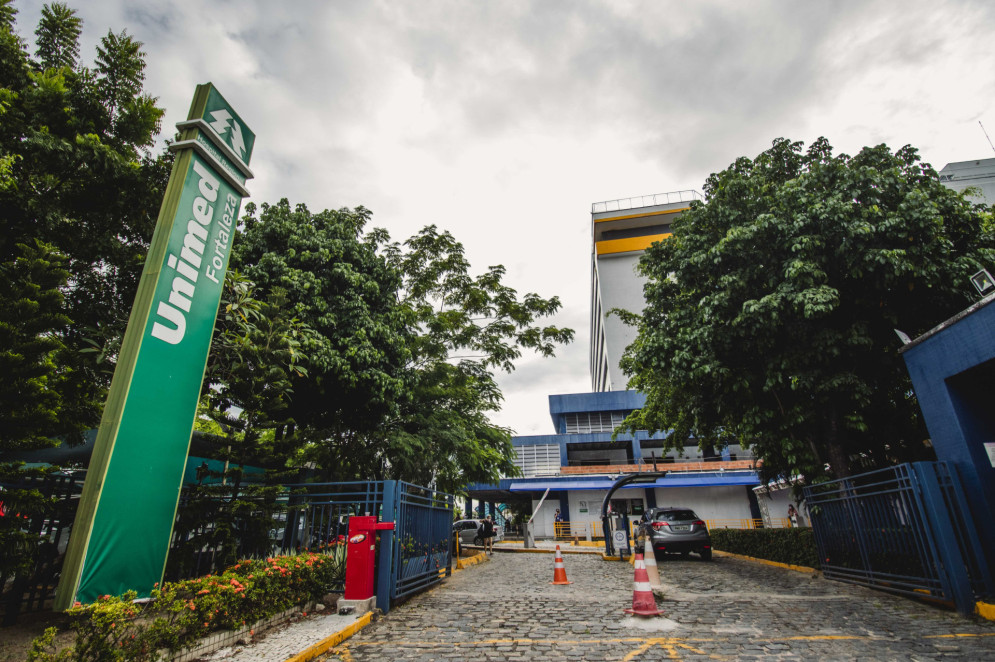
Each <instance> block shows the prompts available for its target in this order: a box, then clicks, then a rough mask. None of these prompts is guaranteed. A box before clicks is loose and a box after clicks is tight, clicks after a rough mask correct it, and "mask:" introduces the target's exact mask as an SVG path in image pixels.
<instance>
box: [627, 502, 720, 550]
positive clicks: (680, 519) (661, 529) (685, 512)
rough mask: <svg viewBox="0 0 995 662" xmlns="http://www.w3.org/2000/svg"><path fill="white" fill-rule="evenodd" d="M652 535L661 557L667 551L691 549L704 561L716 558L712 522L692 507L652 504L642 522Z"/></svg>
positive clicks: (655, 548) (651, 537) (647, 531)
mask: <svg viewBox="0 0 995 662" xmlns="http://www.w3.org/2000/svg"><path fill="white" fill-rule="evenodd" d="M641 526H642V527H643V531H644V533H645V534H646V535H649V536H650V540H651V542H652V544H653V552H654V553H655V555H656V556H657V558H661V557H663V556H664V555H665V554H672V553H679V554H680V555H681V556H687V555H688V554H690V553H691V552H695V553H696V554H699V555H701V560H702V561H711V560H712V537H711V536H710V535H708V526H707V525H706V524H705V521H704V520H702V519H701V518H700V517H698V516H697V515H696V514H695V512H694V511H693V510H691V509H690V508H675V507H669V508H650V509H649V510H647V511H646V513H645V514H644V515H643V522H642V524H641Z"/></svg>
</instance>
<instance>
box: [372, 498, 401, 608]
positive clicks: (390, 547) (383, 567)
mask: <svg viewBox="0 0 995 662" xmlns="http://www.w3.org/2000/svg"><path fill="white" fill-rule="evenodd" d="M397 496H398V494H397V481H396V480H385V481H384V484H383V510H382V516H381V519H380V521H382V522H394V524H395V526H396V525H397ZM395 561H396V559H395V558H394V532H393V531H380V553H379V555H378V557H377V607H379V608H380V609H381V610H382V611H383V613H385V614H386V613H387V612H389V611H390V596H391V592H392V591H393V589H394V577H395V576H396V574H397V573H396V572H395V570H394V563H395Z"/></svg>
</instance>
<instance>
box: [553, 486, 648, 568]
mask: <svg viewBox="0 0 995 662" xmlns="http://www.w3.org/2000/svg"><path fill="white" fill-rule="evenodd" d="M666 475H667V472H666V471H647V472H644V473H638V474H625V475H622V476H619V477H618V480H616V481H615V483H614V484H613V485H612V486H611V489H609V490H608V494H606V495H605V499H604V501H602V502H601V528H602V529H603V530H604V533H605V554H606V555H608V556H614V555H615V545H614V544H613V543H612V537H611V534H610V531H611V527H610V526H609V525H608V505H609V504H610V503H611V498H612V495H613V494H615V491H616V490H618V489H620V488H622V487H625V486H626V485H628V484H629V483H655V482H656V479H657V478H663V477H664V476H666ZM548 491H549V490H547V492H548ZM626 533H627V534H628V532H626Z"/></svg>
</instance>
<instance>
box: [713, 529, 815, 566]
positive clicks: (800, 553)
mask: <svg viewBox="0 0 995 662" xmlns="http://www.w3.org/2000/svg"><path fill="white" fill-rule="evenodd" d="M710 533H711V534H712V547H714V548H715V549H719V550H722V551H725V552H732V553H733V554H742V555H743V556H752V557H754V558H758V559H767V560H768V561H777V562H779V563H788V564H791V565H802V566H806V567H809V568H818V567H819V554H818V551H817V550H816V546H815V537H814V536H813V535H812V529H810V528H790V529H712V530H711V531H710Z"/></svg>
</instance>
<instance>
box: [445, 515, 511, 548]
mask: <svg viewBox="0 0 995 662" xmlns="http://www.w3.org/2000/svg"><path fill="white" fill-rule="evenodd" d="M483 526H484V520H482V519H461V520H457V521H455V522H453V532H454V533H456V534H457V535H458V536H459V543H460V544H461V545H483V544H484V539H483V538H482V537H481V536H480V531H481V529H482V528H483ZM502 540H504V527H503V526H498V525H497V524H495V525H494V542H500V541H502Z"/></svg>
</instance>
